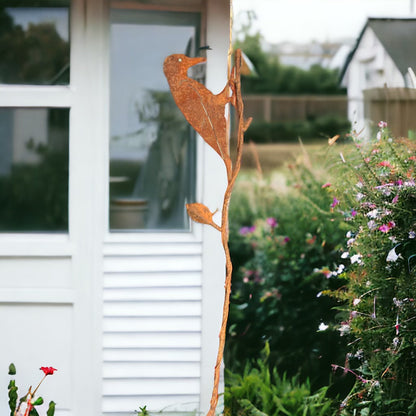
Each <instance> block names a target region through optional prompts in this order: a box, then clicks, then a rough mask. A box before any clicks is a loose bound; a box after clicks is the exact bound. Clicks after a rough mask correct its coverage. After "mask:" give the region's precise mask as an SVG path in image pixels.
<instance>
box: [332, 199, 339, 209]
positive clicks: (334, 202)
mask: <svg viewBox="0 0 416 416" xmlns="http://www.w3.org/2000/svg"><path fill="white" fill-rule="evenodd" d="M337 205H339V200H338V199H337V198H335V197H334V199H333V200H332V204H331V208H335V207H336V206H337Z"/></svg>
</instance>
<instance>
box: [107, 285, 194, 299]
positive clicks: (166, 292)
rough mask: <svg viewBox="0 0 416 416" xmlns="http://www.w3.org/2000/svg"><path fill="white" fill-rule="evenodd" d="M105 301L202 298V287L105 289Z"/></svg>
mask: <svg viewBox="0 0 416 416" xmlns="http://www.w3.org/2000/svg"><path fill="white" fill-rule="evenodd" d="M103 296H104V301H106V300H109V301H116V302H120V301H121V302H123V301H137V302H139V301H151V300H155V301H169V300H172V301H181V300H185V301H187V300H200V299H201V287H199V286H196V287H195V286H188V287H187V286H182V287H151V288H149V287H145V288H142V287H129V288H127V287H126V288H111V289H105V290H104V294H103Z"/></svg>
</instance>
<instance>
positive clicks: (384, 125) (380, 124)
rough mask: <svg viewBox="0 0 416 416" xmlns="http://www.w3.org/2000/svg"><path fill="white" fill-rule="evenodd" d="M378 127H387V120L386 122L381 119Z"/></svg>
mask: <svg viewBox="0 0 416 416" xmlns="http://www.w3.org/2000/svg"><path fill="white" fill-rule="evenodd" d="M378 127H379V128H380V129H385V128H386V127H387V122H385V121H379V123H378Z"/></svg>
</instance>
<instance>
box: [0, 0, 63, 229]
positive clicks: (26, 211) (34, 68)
mask: <svg viewBox="0 0 416 416" xmlns="http://www.w3.org/2000/svg"><path fill="white" fill-rule="evenodd" d="M69 56H70V46H69V1H66V0H48V1H42V2H40V1H36V0H0V84H3V85H4V86H7V87H8V88H15V90H14V89H13V94H12V96H13V102H14V104H13V105H9V104H8V102H7V101H6V100H4V99H3V100H2V101H1V107H0V232H55V231H60V232H66V231H68V177H69V176H68V175H69V173H68V159H69V155H68V153H69V108H62V107H61V105H60V104H59V103H58V107H48V106H45V105H42V97H43V96H44V95H43V94H44V93H46V94H47V91H48V90H44V88H46V89H49V88H52V87H54V86H59V85H67V84H69ZM34 85H36V86H40V85H41V86H42V87H41V88H40V89H38V90H36V91H34V90H33V89H31V87H32V86H34ZM8 91H10V90H8ZM60 93H61V92H58V94H60ZM62 93H63V94H64V93H65V92H64V91H62ZM1 98H3V97H1ZM19 100H22V101H23V102H30V106H27V105H24V106H22V107H18V106H16V102H19Z"/></svg>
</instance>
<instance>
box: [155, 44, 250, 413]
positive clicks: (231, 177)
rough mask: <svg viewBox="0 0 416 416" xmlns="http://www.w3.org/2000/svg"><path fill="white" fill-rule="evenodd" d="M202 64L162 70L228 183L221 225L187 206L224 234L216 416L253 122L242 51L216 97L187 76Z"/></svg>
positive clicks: (173, 58) (179, 59)
mask: <svg viewBox="0 0 416 416" xmlns="http://www.w3.org/2000/svg"><path fill="white" fill-rule="evenodd" d="M203 61H205V59H204V58H189V57H187V56H185V55H170V56H168V57H167V58H166V59H165V62H164V65H163V70H164V73H165V76H166V78H167V80H168V83H169V87H170V90H171V92H172V95H173V98H174V100H175V102H176V105H177V106H178V108H179V109H180V110H181V111H182V113H183V115H184V116H185V118H186V119H187V121H188V122H189V124H191V126H192V127H193V128H194V129H195V130H196V131H197V132H198V133H199V134H200V136H201V137H202V138H203V139H204V141H205V142H206V143H207V144H208V145H209V146H211V147H212V148H213V149H214V150H215V152H216V153H217V154H218V155H219V156H220V157H221V159H222V160H223V161H224V164H225V169H226V172H227V182H228V183H227V188H226V190H225V193H224V199H223V204H222V214H221V225H218V224H216V223H215V222H214V220H213V215H214V212H211V211H210V210H209V208H208V207H206V206H205V205H203V204H200V203H193V204H187V205H186V209H187V211H188V214H189V216H190V217H191V219H192V220H193V221H195V222H198V223H202V224H207V225H211V226H212V227H214V228H215V229H216V230H218V231H220V232H221V241H222V245H223V248H224V254H225V266H226V268H225V296H224V304H223V314H222V324H221V329H220V333H219V347H218V353H217V360H216V363H215V370H214V386H213V390H212V396H211V402H210V409H209V411H208V413H207V416H214V415H215V410H216V407H217V404H218V386H219V381H220V367H221V362H222V359H223V354H224V345H225V338H226V331H227V321H228V314H229V306H230V293H231V276H232V263H231V257H230V250H229V247H228V235H229V231H228V210H229V204H230V199H231V192H232V189H233V187H234V184H235V180H236V178H237V175H238V173H239V171H240V167H241V157H242V151H243V142H244V132H245V131H246V130H247V128H248V126H249V125H250V122H251V119H247V120H245V119H244V114H243V113H244V104H243V99H242V96H241V62H242V57H241V50H239V49H237V50H236V51H235V54H234V66H233V68H232V69H231V70H229V71H228V72H229V73H228V81H227V85H226V86H225V88H224V89H223V91H221V92H220V93H219V94H217V95H214V94H213V93H212V92H211V91H209V90H208V89H207V88H206V87H205V86H204V85H203V84H201V83H199V82H197V81H195V80H194V79H192V78H189V77H188V75H187V70H188V68H190V67H191V66H193V65H195V64H197V63H200V62H203ZM228 105H232V106H233V107H234V108H235V113H236V118H237V144H236V156H235V160H234V161H232V160H231V156H230V129H229V123H228V118H227V117H226V114H227V113H226V109H228V107H227V106H228Z"/></svg>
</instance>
